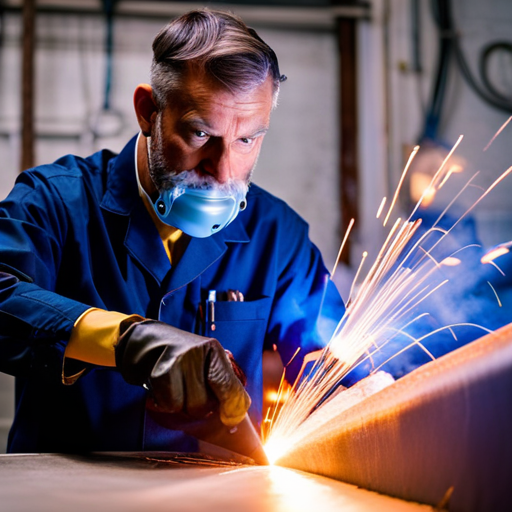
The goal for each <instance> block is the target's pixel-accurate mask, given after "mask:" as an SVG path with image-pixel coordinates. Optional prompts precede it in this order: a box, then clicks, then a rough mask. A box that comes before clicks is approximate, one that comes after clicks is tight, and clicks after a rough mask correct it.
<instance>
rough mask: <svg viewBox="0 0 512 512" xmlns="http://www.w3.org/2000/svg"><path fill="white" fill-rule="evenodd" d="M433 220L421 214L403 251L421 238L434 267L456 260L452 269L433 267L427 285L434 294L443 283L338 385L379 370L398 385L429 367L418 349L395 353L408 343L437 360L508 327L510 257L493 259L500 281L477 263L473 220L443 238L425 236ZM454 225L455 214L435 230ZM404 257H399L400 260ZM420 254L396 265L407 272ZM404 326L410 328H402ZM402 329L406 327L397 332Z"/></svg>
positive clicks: (431, 213) (511, 318)
mask: <svg viewBox="0 0 512 512" xmlns="http://www.w3.org/2000/svg"><path fill="white" fill-rule="evenodd" d="M439 214H440V212H438V211H435V210H427V211H423V212H421V215H419V216H420V217H421V218H422V224H421V227H420V228H419V229H418V231H417V233H416V234H415V235H414V239H413V240H411V242H410V244H409V245H410V246H411V247H412V246H413V245H414V244H415V243H416V242H417V241H418V240H419V239H420V238H421V237H422V236H424V235H425V234H427V235H426V238H425V239H424V240H423V242H422V243H421V246H422V248H423V249H425V251H429V253H430V255H431V256H432V257H433V258H434V259H435V260H436V261H437V262H441V261H443V259H445V258H448V257H453V259H455V258H456V260H455V261H456V264H455V265H454V266H447V265H441V266H439V268H437V269H436V271H435V272H433V273H432V276H431V277H430V280H429V283H428V284H430V286H431V287H432V288H434V287H435V286H437V285H438V284H441V283H442V282H443V281H446V283H445V284H443V285H442V286H441V287H440V288H439V289H438V290H436V291H435V292H434V293H433V294H432V295H430V296H429V297H428V298H427V299H425V300H424V301H422V302H421V303H419V304H418V305H417V306H416V307H415V308H414V309H413V310H412V311H411V312H410V313H409V315H408V317H407V318H404V319H401V321H400V325H394V326H393V325H390V329H396V333H394V334H393V335H392V338H391V339H390V341H388V342H387V343H385V345H384V346H382V347H381V348H380V349H379V350H377V351H375V352H373V354H372V356H371V357H369V358H366V359H365V357H366V356H365V357H363V358H362V359H361V361H362V362H360V363H359V364H357V365H356V366H355V367H354V369H353V370H352V371H351V372H350V373H349V374H348V375H347V376H346V377H345V378H344V379H343V381H342V384H343V385H345V386H350V385H352V384H353V383H354V382H356V381H358V380H360V379H361V378H363V377H366V376H367V375H369V374H370V373H372V372H373V371H375V370H376V369H377V368H379V367H380V366H381V365H382V367H381V368H380V369H382V370H384V371H386V372H388V373H390V374H391V375H393V377H394V378H395V379H398V378H400V377H402V376H404V375H406V374H407V373H409V372H411V371H412V370H414V369H415V368H417V367H419V366H421V365H423V364H425V363H427V362H429V361H431V360H432V357H431V356H430V355H429V354H428V353H427V352H426V351H425V350H424V349H423V348H422V347H420V346H419V345H413V346H411V347H410V348H408V349H407V350H405V351H403V352H401V351H402V350H403V348H404V347H407V346H408V345H411V343H412V342H413V340H414V339H416V340H418V339H420V340H421V343H422V345H423V346H424V348H425V349H426V350H428V352H429V353H430V354H431V355H432V356H434V357H435V358H438V357H441V356H442V355H444V354H447V353H448V352H451V351H453V350H455V349H457V348H459V347H461V346H463V345H466V344H467V343H470V342H471V341H474V340H476V339H478V338H480V337H481V336H483V335H485V334H487V332H488V331H493V330H496V329H498V328H499V327H502V326H504V325H506V324H508V323H511V322H512V305H510V304H509V303H510V302H512V287H511V284H512V283H511V280H510V278H508V277H507V272H506V267H511V269H512V257H510V255H505V256H501V257H500V258H499V260H500V261H499V263H500V269H502V268H503V267H505V268H504V270H505V271H504V272H503V273H505V275H503V274H502V273H501V272H500V271H499V270H498V269H497V268H496V267H494V266H493V265H490V264H482V263H481V261H480V260H481V258H482V256H483V255H484V253H485V250H484V248H483V247H482V244H481V242H480V240H479V238H478V235H477V230H476V226H475V221H474V219H473V218H472V217H470V216H468V217H465V218H464V219H463V220H462V221H461V222H459V223H458V224H457V226H456V227H455V228H454V229H453V231H451V232H450V233H449V234H448V235H447V236H444V237H443V236H442V235H443V234H442V232H440V231H429V230H430V228H431V227H432V225H433V224H434V223H435V222H436V220H437V219H438V216H439ZM458 219H459V217H458V216H457V212H454V214H451V215H450V214H445V216H444V217H443V218H442V219H441V221H440V223H439V224H438V226H439V227H440V228H441V229H443V230H449V229H450V228H451V227H452V226H453V225H454V224H455V223H456V221H457V220H458ZM407 252H408V251H407V250H405V251H403V253H404V254H407ZM421 254H423V251H422V250H420V251H419V252H418V253H415V254H414V255H413V256H412V258H411V261H403V259H402V261H401V262H400V263H399V264H401V265H404V266H408V265H410V266H411V267H412V266H413V265H414V263H415V261H416V260H417V258H418V257H420V255H421ZM414 319H417V320H414ZM409 322H412V323H410V324H409V325H407V324H408V323H409ZM404 325H407V327H405V328H404V329H401V327H402V326H404ZM448 327H449V328H448ZM395 354H397V355H396V356H395ZM386 361H387V362H386Z"/></svg>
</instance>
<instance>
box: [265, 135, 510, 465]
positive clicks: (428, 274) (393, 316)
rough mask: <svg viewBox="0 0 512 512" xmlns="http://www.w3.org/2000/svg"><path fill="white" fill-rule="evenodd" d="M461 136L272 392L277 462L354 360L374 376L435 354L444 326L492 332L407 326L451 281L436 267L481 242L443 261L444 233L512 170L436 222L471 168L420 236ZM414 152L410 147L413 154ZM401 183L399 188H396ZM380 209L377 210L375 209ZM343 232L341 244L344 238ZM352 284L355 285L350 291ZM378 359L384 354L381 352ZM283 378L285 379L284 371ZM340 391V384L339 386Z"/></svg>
mask: <svg viewBox="0 0 512 512" xmlns="http://www.w3.org/2000/svg"><path fill="white" fill-rule="evenodd" d="M461 140H462V136H460V137H459V139H458V141H457V143H456V144H455V146H454V148H452V150H451V151H450V152H449V154H448V155H447V156H446V158H445V159H444V161H443V163H442V165H441V166H440V168H439V169H438V171H437V172H436V174H435V175H434V177H433V178H432V180H431V182H430V184H429V186H428V188H427V190H425V191H424V193H423V195H422V197H421V198H420V200H419V201H418V203H417V204H416V206H415V208H414V209H413V213H412V214H411V215H410V216H409V218H408V219H407V220H405V221H403V220H402V219H397V220H396V221H395V223H394V224H393V227H392V228H391V229H390V231H389V233H388V235H387V237H386V240H385V241H384V243H383V245H382V247H381V249H380V251H379V252H378V254H377V256H376V258H375V260H374V261H373V263H371V264H370V268H369V269H368V271H367V273H366V275H365V276H364V277H363V278H362V280H361V282H360V283H359V276H360V275H361V274H362V269H363V266H365V265H364V263H365V261H366V259H367V257H368V253H367V252H366V251H365V252H364V253H363V256H362V259H361V262H360V264H359V267H358V269H357V272H356V275H355V277H354V279H353V282H352V285H351V289H350V293H349V298H348V300H347V305H346V311H345V314H344V315H343V318H342V319H341V321H340V323H339V324H338V326H337V328H336V330H335V332H334V334H333V336H332V338H331V340H330V342H329V344H328V345H327V347H326V348H325V349H324V350H322V351H319V352H317V353H314V354H310V355H309V356H308V357H307V358H305V361H304V363H303V366H302V369H301V371H300V372H299V376H298V377H297V379H296V381H295V383H294V384H293V386H292V387H291V389H290V388H288V392H287V394H286V400H284V402H283V401H279V399H277V400H276V406H275V408H274V412H273V414H271V415H268V414H267V418H271V422H270V423H271V426H270V429H271V430H270V433H269V435H268V436H267V441H266V444H265V450H266V452H267V455H268V457H269V459H270V460H271V461H273V462H275V461H278V460H279V458H280V457H282V456H283V455H284V454H285V453H286V452H287V451H289V450H292V449H293V447H294V445H295V444H296V443H297V442H300V440H299V437H298V435H299V434H298V433H297V432H298V431H300V428H299V427H301V426H302V425H303V423H304V422H305V420H306V419H307V418H309V417H310V416H311V415H312V413H314V412H315V411H317V410H318V409H319V408H322V407H323V404H324V403H328V402H329V401H330V400H331V399H333V398H332V397H333V396H335V395H337V394H338V393H339V392H340V382H341V381H342V379H343V378H344V377H346V376H347V374H348V373H350V372H351V371H352V370H353V369H354V368H356V367H357V366H358V365H360V364H362V363H364V362H365V361H367V362H371V363H372V375H374V374H375V373H374V372H377V371H378V370H379V369H381V368H382V367H383V366H384V365H386V364H387V363H388V362H389V361H390V360H392V359H393V358H395V357H397V356H398V355H399V354H402V353H403V352H405V351H407V350H410V349H412V348H413V347H416V348H418V349H420V350H422V351H423V352H424V354H425V355H426V356H427V357H428V358H429V359H435V356H434V354H433V353H432V352H431V351H430V350H429V348H428V346H427V344H426V342H427V341H428V340H429V338H430V337H432V336H435V335H436V334H437V333H440V332H442V331H447V332H449V333H450V334H451V336H452V337H453V339H454V340H457V336H456V333H455V331H454V327H457V326H468V327H472V328H473V327H474V328H478V329H481V330H483V331H485V332H491V331H489V329H486V328H484V327H482V326H479V325H476V324H472V323H458V324H452V325H447V326H444V327H440V328H437V329H435V330H432V331H431V332H428V333H427V334H423V335H422V336H419V337H415V336H413V335H412V334H411V333H410V330H411V329H410V328H414V326H415V324H417V323H418V322H419V321H420V320H421V319H422V318H423V319H424V318H426V316H428V313H419V312H417V311H418V308H419V306H420V305H421V304H422V303H423V302H424V301H426V300H427V299H429V298H430V297H434V296H435V294H436V293H439V290H440V289H441V288H442V287H444V286H445V285H446V284H447V283H448V279H443V278H442V275H441V274H442V272H441V273H439V271H440V270H442V268H443V267H456V266H458V265H460V264H461V259H460V258H459V257H455V255H457V256H458V255H459V253H461V252H462V251H465V250H467V249H468V248H469V247H479V246H478V245H477V244H470V245H467V246H465V247H462V248H460V249H458V250H456V251H454V252H452V253H451V254H449V255H448V256H445V257H444V258H443V259H441V260H440V261H437V260H436V257H435V255H434V254H433V251H434V250H435V249H436V247H437V246H438V245H439V244H440V243H442V242H443V240H446V238H447V237H448V236H449V235H450V234H451V232H452V231H453V229H454V228H455V226H457V224H458V223H460V222H461V221H462V219H463V218H464V217H465V216H467V215H468V214H469V213H470V212H471V211H472V210H473V209H474V208H475V206H476V205H477V204H478V203H479V202H480V201H482V200H483V198H484V197H486V196H487V195H488V194H489V193H490V192H491V191H492V190H493V189H494V188H495V187H496V186H497V185H498V184H499V183H500V182H501V181H503V179H505V177H506V176H508V174H510V173H511V172H512V167H509V168H508V169H507V170H506V171H505V172H504V173H503V174H502V175H501V176H500V177H499V178H498V179H496V180H495V181H494V182H493V183H492V184H491V186H490V187H488V188H487V189H485V190H483V191H482V193H481V195H480V196H479V197H478V199H477V200H476V201H475V202H474V203H473V204H472V205H471V206H470V207H469V208H467V209H466V211H465V212H464V213H463V215H462V216H461V217H459V218H458V220H457V221H455V223H454V224H453V225H452V226H451V227H450V228H449V229H441V228H440V227H439V222H440V220H441V219H442V218H443V216H444V215H445V213H446V212H447V211H448V209H449V208H450V207H451V206H452V204H453V203H454V202H455V200H456V199H457V198H458V197H459V196H460V194H461V193H462V192H463V191H464V190H466V189H467V188H468V187H470V186H471V187H473V186H474V185H473V180H474V178H475V176H476V175H475V176H473V177H472V178H471V179H470V180H469V181H468V183H467V184H466V185H465V186H464V188H463V189H462V191H461V192H459V194H457V196H456V198H455V199H454V200H453V201H452V202H450V204H449V205H448V206H447V207H446V208H445V210H444V211H443V213H442V214H441V215H440V216H439V217H438V219H437V220H436V222H435V223H434V224H433V225H432V227H431V228H430V229H428V230H426V232H425V233H423V234H422V235H419V231H418V229H419V227H420V226H421V219H416V220H413V216H414V213H415V212H416V211H417V209H418V208H419V207H420V205H422V203H424V201H425V198H426V197H427V196H428V194H429V190H432V191H433V193H435V191H436V190H438V189H439V188H440V187H441V186H442V185H443V184H444V183H446V180H447V179H448V177H449V175H451V174H453V172H455V170H454V169H453V167H452V168H450V169H448V171H446V169H445V168H446V165H447V162H448V160H449V158H450V157H451V155H452V154H453V151H454V150H455V148H456V147H457V146H458V145H459V144H460V142H461ZM414 154H415V153H414ZM414 154H411V157H410V159H409V160H410V161H411V159H412V158H413V156H414ZM409 164H410V162H409ZM406 171H407V166H406V169H404V172H403V173H402V179H401V180H400V182H401V183H402V182H403V178H404V176H405V173H406ZM443 173H445V174H443ZM401 183H400V184H399V187H398V188H397V191H398V190H399V189H400V185H401ZM397 197H398V196H397V193H395V197H394V201H396V198H397ZM393 204H394V202H393V203H392V204H391V206H390V208H389V210H388V214H387V215H386V220H385V221H384V225H385V223H386V221H387V219H388V218H389V215H390V213H391V211H392V209H393ZM383 205H384V201H383V202H382V203H381V208H379V210H382V208H383ZM379 215H380V212H379V213H378V215H377V216H379ZM349 227H350V226H349ZM348 231H349V230H347V232H348ZM432 234H434V235H435V237H436V241H435V243H433V244H431V243H428V239H429V237H430V236H431V235H432ZM347 236H348V235H346V237H347ZM346 237H345V238H344V240H343V243H342V246H343V245H344V243H345V242H346ZM509 244H510V245H508V244H502V245H501V246H498V248H499V249H500V250H501V252H499V251H498V250H497V249H496V248H495V249H494V250H493V251H490V252H488V253H487V254H486V255H485V256H484V257H483V258H482V263H490V264H493V265H494V262H493V259H495V258H497V257H498V256H499V255H500V254H505V253H506V252H508V250H509V247H510V246H512V242H509ZM505 249H506V251H505V252H504V250H505ZM340 252H341V251H340ZM338 259H339V254H338ZM488 284H489V286H490V288H491V289H492V290H493V292H494V295H495V297H496V299H497V301H498V304H499V305H500V307H501V301H500V299H499V297H498V295H497V293H496V290H495V289H494V288H493V286H492V285H491V283H490V282H488ZM356 285H357V291H355V289H356ZM398 340H399V342H400V348H399V349H398V350H396V351H395V353H394V354H393V355H392V356H391V357H388V358H385V360H384V361H381V362H380V363H377V364H374V359H373V358H374V356H375V355H377V354H378V353H379V352H381V353H382V349H383V348H384V347H386V346H389V347H391V346H393V345H390V344H392V343H394V342H395V343H396V342H397V341H398ZM404 340H405V342H404ZM381 359H383V358H382V357H381ZM282 382H286V381H285V379H284V374H283V379H282ZM341 392H343V391H342V390H341ZM333 400H334V399H333ZM303 430H304V429H303Z"/></svg>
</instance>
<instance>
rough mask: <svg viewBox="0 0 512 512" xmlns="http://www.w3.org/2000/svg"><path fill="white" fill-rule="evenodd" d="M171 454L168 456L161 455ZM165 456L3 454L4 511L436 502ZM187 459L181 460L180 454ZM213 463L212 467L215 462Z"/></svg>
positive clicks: (350, 511) (280, 509)
mask: <svg viewBox="0 0 512 512" xmlns="http://www.w3.org/2000/svg"><path fill="white" fill-rule="evenodd" d="M163 459H168V460H163ZM169 459H170V460H171V461H172V457H170V456H169V455H168V454H167V455H162V454H139V455H136V454H135V455H131V456H126V455H123V456H121V455H113V454H110V455H100V454H98V455H90V456H77V455H52V454H41V455H3V456H0V510H2V512H27V511H30V512H69V511H73V512H85V511H87V512H91V511H94V512H106V511H108V512H142V511H144V512H146V511H149V512H164V511H165V512H171V511H180V512H205V511H208V512H216V511H220V512H235V511H236V512H240V511H244V512H262V511H265V512H312V511H321V512H331V511H332V512H334V511H341V510H343V511H344V512H375V511H376V510H378V511H379V512H420V511H428V510H431V508H430V507H426V506H424V505H418V504H414V503H408V502H405V501H402V500H398V499H395V498H390V497H388V496H381V495H379V494H377V493H374V492H370V491H366V490H363V489H358V488H357V487H354V486H352V485H348V484H345V483H342V482H338V481H336V480H332V479H328V478H324V477H321V476H318V475H309V474H306V473H303V472H300V471H296V470H291V469H286V468H281V467H272V466H247V465H245V466H243V465H215V464H213V463H211V462H210V463H208V464H209V465H201V464H200V463H199V462H198V461H194V460H190V461H189V464H179V463H177V462H176V461H174V462H171V461H170V460H169ZM182 460H183V458H182ZM212 464H213V465H212Z"/></svg>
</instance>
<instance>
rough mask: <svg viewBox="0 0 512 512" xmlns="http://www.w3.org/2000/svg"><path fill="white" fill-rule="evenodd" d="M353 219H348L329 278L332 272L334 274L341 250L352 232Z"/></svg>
mask: <svg viewBox="0 0 512 512" xmlns="http://www.w3.org/2000/svg"><path fill="white" fill-rule="evenodd" d="M354 222H355V221H354V219H350V222H349V224H348V227H347V231H345V236H344V237H343V241H342V242H341V245H340V250H339V251H338V256H337V257H336V262H335V263H334V267H333V269H332V272H331V277H332V276H333V275H334V272H336V267H337V266H338V263H339V261H340V256H341V253H342V252H343V248H344V247H345V243H346V241H347V240H348V237H349V235H350V232H351V231H352V226H353V225H354Z"/></svg>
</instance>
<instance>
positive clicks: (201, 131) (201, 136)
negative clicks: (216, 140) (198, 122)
mask: <svg viewBox="0 0 512 512" xmlns="http://www.w3.org/2000/svg"><path fill="white" fill-rule="evenodd" d="M194 135H195V136H196V137H199V138H200V139H204V138H205V137H208V134H207V133H206V132H203V130H196V131H195V132H194Z"/></svg>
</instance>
